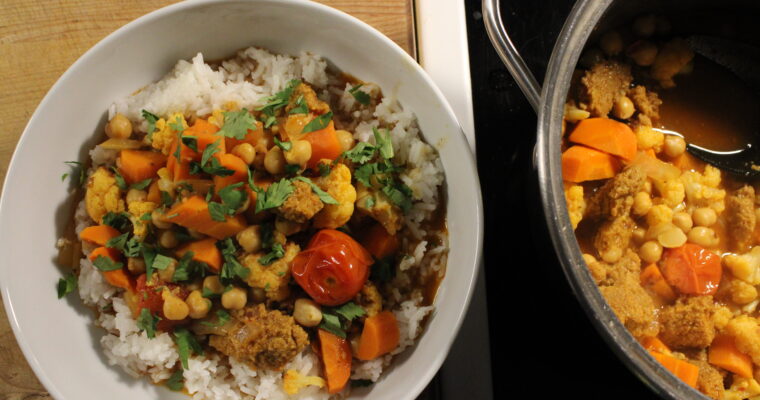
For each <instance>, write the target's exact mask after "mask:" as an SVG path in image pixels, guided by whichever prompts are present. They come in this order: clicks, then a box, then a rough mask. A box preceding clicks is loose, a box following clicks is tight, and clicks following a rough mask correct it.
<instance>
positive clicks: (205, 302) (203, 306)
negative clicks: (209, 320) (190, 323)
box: [185, 290, 211, 319]
mask: <svg viewBox="0 0 760 400" xmlns="http://www.w3.org/2000/svg"><path fill="white" fill-rule="evenodd" d="M185 303H187V306H188V308H189V309H190V312H189V315H190V318H192V319H199V318H203V317H205V316H206V315H208V312H209V310H211V300H209V299H206V298H204V297H203V295H202V294H201V291H200V290H193V291H192V292H190V295H188V296H187V299H185Z"/></svg>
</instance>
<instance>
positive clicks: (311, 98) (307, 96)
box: [285, 82, 330, 115]
mask: <svg viewBox="0 0 760 400" xmlns="http://www.w3.org/2000/svg"><path fill="white" fill-rule="evenodd" d="M300 98H302V99H303V101H304V102H305V103H306V107H308V108H309V111H311V112H313V113H315V114H319V115H321V114H324V113H326V112H328V111H330V106H329V105H328V104H327V103H325V102H324V101H322V100H320V99H319V97H317V93H316V92H315V91H314V89H312V87H311V86H310V85H307V84H305V83H303V82H302V83H300V84H298V86H296V87H295V89H293V93H292V94H291V95H290V101H289V102H288V106H287V107H286V108H285V111H287V112H290V110H292V109H294V108H296V107H298V104H297V102H298V99H300Z"/></svg>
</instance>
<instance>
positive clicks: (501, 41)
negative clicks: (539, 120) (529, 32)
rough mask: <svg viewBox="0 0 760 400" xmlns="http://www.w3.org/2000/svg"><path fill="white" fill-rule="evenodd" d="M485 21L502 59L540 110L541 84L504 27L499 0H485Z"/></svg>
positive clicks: (489, 35)
mask: <svg viewBox="0 0 760 400" xmlns="http://www.w3.org/2000/svg"><path fill="white" fill-rule="evenodd" d="M482 7H483V21H485V25H486V32H488V37H489V38H490V39H491V43H492V44H493V47H494V48H495V49H496V52H497V53H498V54H499V57H500V58H501V61H502V62H504V65H505V66H506V67H507V70H509V73H510V74H512V77H513V78H514V80H515V82H517V85H518V86H519V87H520V90H522V92H523V94H524V95H525V97H527V98H528V102H529V103H530V105H531V107H533V110H534V111H536V112H538V106H539V104H540V103H541V85H540V84H539V83H538V81H537V80H536V77H535V76H533V73H532V72H530V69H529V68H528V65H527V64H525V60H523V58H522V57H521V56H520V53H519V52H518V51H517V48H515V45H514V44H512V40H510V38H509V34H508V33H507V30H506V29H505V28H504V22H503V21H502V19H501V10H500V9H499V0H483V5H482Z"/></svg>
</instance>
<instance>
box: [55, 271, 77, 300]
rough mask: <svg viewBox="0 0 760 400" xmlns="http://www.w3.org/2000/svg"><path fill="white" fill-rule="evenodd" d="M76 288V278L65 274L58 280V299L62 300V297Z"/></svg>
mask: <svg viewBox="0 0 760 400" xmlns="http://www.w3.org/2000/svg"><path fill="white" fill-rule="evenodd" d="M76 288H77V277H76V275H74V274H72V273H68V274H66V276H65V277H63V278H61V279H59V280H58V285H57V289H58V298H59V299H62V298H63V296H66V295H67V294H69V293H71V292H73V291H74V289H76Z"/></svg>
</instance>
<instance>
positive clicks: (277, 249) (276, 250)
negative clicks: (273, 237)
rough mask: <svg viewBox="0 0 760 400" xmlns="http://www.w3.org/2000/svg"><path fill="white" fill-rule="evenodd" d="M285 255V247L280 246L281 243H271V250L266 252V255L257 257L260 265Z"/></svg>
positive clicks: (267, 263)
mask: <svg viewBox="0 0 760 400" xmlns="http://www.w3.org/2000/svg"><path fill="white" fill-rule="evenodd" d="M283 256H285V249H283V248H282V244H280V243H273V244H272V247H271V251H270V252H269V253H267V254H266V255H264V256H262V257H259V264H261V265H269V264H271V263H273V262H275V261H276V260H279V259H280V258H282V257H283Z"/></svg>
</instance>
